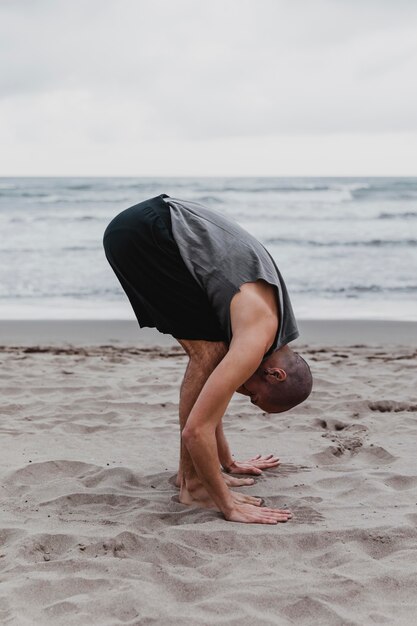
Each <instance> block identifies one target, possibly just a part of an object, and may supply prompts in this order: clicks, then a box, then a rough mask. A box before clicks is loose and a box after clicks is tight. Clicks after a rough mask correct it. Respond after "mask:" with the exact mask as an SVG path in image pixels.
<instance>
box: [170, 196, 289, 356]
mask: <svg viewBox="0 0 417 626" xmlns="http://www.w3.org/2000/svg"><path fill="white" fill-rule="evenodd" d="M164 200H165V202H167V203H168V205H169V208H170V214H171V223H172V234H173V236H174V239H175V242H176V244H177V246H178V248H179V251H180V254H181V257H182V259H183V261H184V263H185V265H186V267H187V269H188V270H189V271H190V273H191V274H192V276H193V277H194V278H195V280H196V281H197V283H198V284H199V285H200V287H202V289H203V290H204V291H205V293H206V294H207V296H208V299H209V301H210V303H211V305H212V307H213V310H214V312H215V314H216V316H217V318H218V320H219V323H220V326H221V328H222V329H223V330H224V333H225V338H227V343H229V344H230V341H231V339H232V327H231V322H230V303H231V300H232V298H233V296H234V295H235V294H236V293H237V292H238V291H239V287H240V286H241V285H243V284H244V283H247V282H254V281H256V280H258V279H263V280H265V281H266V282H268V283H269V284H271V285H275V287H276V291H277V294H278V311H279V326H278V331H277V334H276V336H275V340H274V343H273V344H272V346H271V348H270V349H269V350H268V352H267V353H266V354H265V356H268V355H269V354H271V353H272V352H273V351H274V350H277V349H278V348H281V347H282V346H284V345H286V344H287V343H289V342H290V341H293V340H294V339H296V338H297V337H298V335H299V332H298V329H297V323H296V321H295V317H294V313H293V310H292V306H291V302H290V299H289V296H288V292H287V289H286V286H285V283H284V280H283V278H282V276H281V274H280V272H279V270H278V268H277V266H276V264H275V261H274V259H273V258H272V256H271V255H270V254H269V252H268V251H267V250H266V248H265V247H264V246H263V245H262V244H261V243H260V242H259V241H258V240H257V239H256V238H255V237H253V236H252V235H251V234H250V233H248V232H247V231H246V230H244V229H243V228H242V227H241V226H239V224H238V223H237V222H235V221H234V220H233V219H231V218H229V217H228V218H226V217H224V215H222V214H221V213H218V212H217V211H213V210H212V209H208V208H207V207H205V206H203V205H201V204H199V203H198V202H191V201H189V200H179V199H178V198H170V197H166V198H164Z"/></svg>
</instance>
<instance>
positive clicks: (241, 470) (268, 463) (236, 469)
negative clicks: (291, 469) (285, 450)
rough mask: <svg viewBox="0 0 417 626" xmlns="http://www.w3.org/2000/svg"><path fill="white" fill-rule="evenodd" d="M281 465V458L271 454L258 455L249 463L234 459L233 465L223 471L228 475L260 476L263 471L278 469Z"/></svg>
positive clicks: (249, 460) (248, 461)
mask: <svg viewBox="0 0 417 626" xmlns="http://www.w3.org/2000/svg"><path fill="white" fill-rule="evenodd" d="M279 464H280V460H279V458H278V457H276V456H274V455H273V454H269V455H268V456H261V455H260V454H258V455H257V456H254V457H253V458H252V459H248V460H247V461H235V460H234V459H233V461H232V463H230V464H229V465H228V466H227V467H223V469H224V471H225V472H227V473H228V474H252V475H254V476H259V475H260V474H262V470H264V469H270V468H271V467H278V465H279Z"/></svg>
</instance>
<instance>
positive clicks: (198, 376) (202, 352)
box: [177, 339, 260, 506]
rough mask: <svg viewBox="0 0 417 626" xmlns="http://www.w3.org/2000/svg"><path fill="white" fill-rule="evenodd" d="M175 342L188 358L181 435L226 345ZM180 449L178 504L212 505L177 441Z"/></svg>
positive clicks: (238, 482) (238, 481) (255, 501)
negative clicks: (179, 502)
mask: <svg viewBox="0 0 417 626" xmlns="http://www.w3.org/2000/svg"><path fill="white" fill-rule="evenodd" d="M177 341H178V342H179V343H180V344H181V346H182V347H183V348H184V350H185V351H186V353H187V355H188V357H189V361H188V365H187V368H186V371H185V375H184V379H183V381H182V384H181V388H180V402H179V420H180V430H181V432H182V431H183V429H184V427H185V425H186V423H187V419H188V416H189V414H190V413H191V409H192V408H193V406H194V404H195V402H196V400H197V398H198V396H199V394H200V391H201V390H202V388H203V387H204V384H205V382H206V380H207V379H208V377H209V376H210V374H211V373H212V372H213V370H214V369H215V368H216V367H217V365H218V364H219V363H220V361H221V360H222V359H223V357H224V356H225V355H226V353H227V346H226V344H225V343H224V342H213V341H203V340H191V339H177ZM180 446H181V447H180V450H181V452H180V464H179V470H178V474H177V485H178V486H179V487H180V501H181V502H183V503H184V504H192V503H199V504H200V505H203V506H211V504H212V503H211V500H210V498H209V497H208V494H207V493H206V491H205V488H204V487H203V486H202V484H201V482H200V479H199V478H198V476H197V473H196V471H195V468H194V465H193V462H192V459H191V457H190V455H189V453H188V450H187V449H186V447H185V446H184V444H183V443H182V440H181V441H180ZM227 478H229V477H227ZM252 483H253V480H252V479H237V478H233V482H232V483H231V485H232V486H240V485H245V484H246V485H247V484H252ZM236 497H238V498H239V499H241V498H242V499H244V500H245V501H250V503H251V504H259V503H260V500H259V499H258V498H251V497H250V496H243V495H242V496H238V495H237V494H236Z"/></svg>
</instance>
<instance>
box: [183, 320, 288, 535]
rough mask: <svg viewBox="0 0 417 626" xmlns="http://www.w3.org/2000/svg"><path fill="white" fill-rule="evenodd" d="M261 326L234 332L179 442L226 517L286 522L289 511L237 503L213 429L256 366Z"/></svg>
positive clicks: (259, 357) (261, 348)
mask: <svg viewBox="0 0 417 626" xmlns="http://www.w3.org/2000/svg"><path fill="white" fill-rule="evenodd" d="M264 334H265V325H264V324H262V320H260V319H259V318H258V320H257V322H256V323H255V322H254V323H252V325H251V328H250V332H249V331H248V332H246V333H237V334H236V338H235V337H234V338H233V340H232V342H231V344H230V349H229V352H228V353H227V355H226V356H225V357H224V359H223V360H222V361H221V362H220V363H219V365H218V366H217V367H216V368H215V370H214V371H213V372H212V374H211V375H210V376H209V378H208V380H207V382H206V383H205V385H204V387H203V389H202V391H201V393H200V395H199V397H198V399H197V401H196V402H195V404H194V406H193V409H192V411H191V413H190V415H189V418H188V421H187V425H186V427H185V429H184V430H183V434H182V436H183V441H184V443H185V445H186V446H187V449H188V451H189V453H190V455H191V458H192V461H193V463H194V466H195V469H196V471H197V474H198V476H199V478H200V480H201V481H202V483H203V484H204V486H205V487H206V489H207V491H208V493H209V494H210V496H211V497H212V499H213V500H214V502H215V503H216V505H217V506H218V507H219V509H220V510H221V511H222V512H223V514H224V515H225V517H226V519H229V520H232V521H241V522H254V523H267V524H268V523H269V524H275V523H277V522H278V521H286V520H287V519H288V517H289V513H288V512H285V511H279V510H275V509H267V508H259V507H255V506H252V505H248V504H244V505H237V504H236V503H235V502H234V501H233V499H232V497H231V495H230V491H229V490H228V488H227V487H226V485H225V483H224V480H223V479H222V476H221V472H220V468H219V458H218V452H217V442H216V428H217V426H218V425H219V423H220V420H221V418H222V416H223V414H224V412H225V410H226V408H227V406H228V404H229V402H230V399H231V398H232V396H233V394H234V392H235V390H236V389H237V388H238V387H239V386H240V385H242V384H243V383H244V382H245V381H246V380H247V379H248V378H249V377H250V376H251V375H252V374H253V372H254V371H255V370H256V369H257V367H259V365H260V363H261V361H262V358H263V355H264V350H265V344H264V341H263V340H262V338H263V335H264Z"/></svg>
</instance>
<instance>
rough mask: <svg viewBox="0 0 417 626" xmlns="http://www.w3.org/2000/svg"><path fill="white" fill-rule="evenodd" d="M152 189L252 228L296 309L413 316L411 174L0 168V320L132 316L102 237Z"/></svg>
mask: <svg viewBox="0 0 417 626" xmlns="http://www.w3.org/2000/svg"><path fill="white" fill-rule="evenodd" d="M161 193H167V194H168V195H169V196H172V197H174V198H175V197H177V198H184V199H190V200H195V201H198V202H201V203H202V204H205V205H206V206H208V207H211V208H213V209H215V210H217V211H221V212H222V213H224V214H225V215H227V216H230V217H232V218H234V219H235V220H237V221H238V222H239V223H240V224H241V226H243V227H244V228H245V229H247V230H248V231H249V232H251V233H252V234H253V235H254V236H255V237H257V238H258V239H259V240H260V241H261V242H262V243H263V244H264V245H265V246H266V247H267V249H268V250H269V252H270V253H271V254H272V256H273V257H274V259H275V261H276V263H277V265H278V267H279V268H280V270H281V273H282V274H283V276H284V279H285V282H286V284H287V287H288V290H289V293H290V296H291V300H292V303H293V307H294V311H295V314H296V316H297V317H298V318H301V319H303V318H304V319H338V318H339V319H340V318H350V319H353V318H361V319H398V320H417V298H416V296H417V178H0V222H1V232H2V239H1V243H0V318H2V319H134V316H133V312H132V311H131V308H130V305H129V302H128V300H127V298H126V296H125V295H124V293H123V291H122V290H121V288H120V286H119V283H118V281H117V279H116V277H115V275H114V274H113V272H112V270H111V268H110V266H109V265H108V263H107V260H106V258H105V256H104V252H103V247H102V236H103V232H104V230H105V227H106V225H107V224H108V222H109V221H110V220H111V219H112V218H113V217H114V216H115V215H116V214H117V213H119V212H120V211H122V210H123V209H125V208H127V207H129V206H132V205H133V204H136V203H138V202H141V201H142V200H145V199H146V198H149V197H152V196H156V195H159V194H161Z"/></svg>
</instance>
